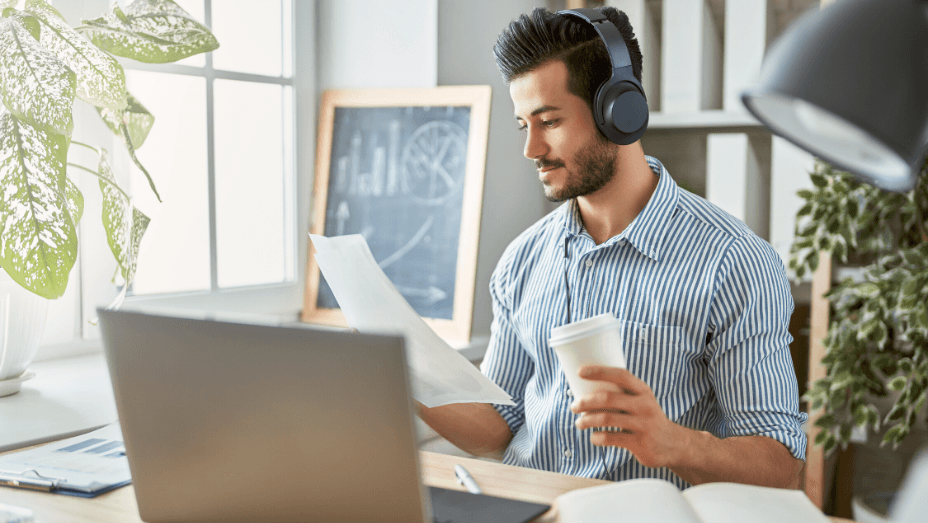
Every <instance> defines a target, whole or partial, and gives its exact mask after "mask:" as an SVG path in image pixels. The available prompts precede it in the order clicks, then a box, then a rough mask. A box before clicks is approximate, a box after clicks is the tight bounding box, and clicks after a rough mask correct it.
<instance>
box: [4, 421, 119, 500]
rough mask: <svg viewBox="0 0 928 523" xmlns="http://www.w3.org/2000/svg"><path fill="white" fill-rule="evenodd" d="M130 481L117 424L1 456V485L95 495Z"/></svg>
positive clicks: (76, 494)
mask: <svg viewBox="0 0 928 523" xmlns="http://www.w3.org/2000/svg"><path fill="white" fill-rule="evenodd" d="M131 481H132V476H131V475H130V474H129V462H128V460H127V459H126V448H125V446H123V442H122V431H121V430H120V428H119V423H118V422H117V423H112V424H110V425H107V426H105V427H103V428H102V429H98V430H95V431H93V432H89V433H87V434H84V435H81V436H76V437H73V438H69V439H64V440H61V441H56V442H54V443H48V444H46V445H41V446H38V447H34V448H30V449H26V450H21V451H19V452H11V453H9V454H5V455H3V456H0V485H2V486H6V487H14V488H24V489H31V490H42V491H45V492H54V493H57V494H66V495H69V496H80V497H87V498H90V497H94V496H97V495H99V494H102V493H104V492H109V491H110V490H113V489H115V488H119V487H122V486H123V485H128V484H129V483H131Z"/></svg>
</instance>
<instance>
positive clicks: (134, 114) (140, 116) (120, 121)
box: [97, 93, 155, 149]
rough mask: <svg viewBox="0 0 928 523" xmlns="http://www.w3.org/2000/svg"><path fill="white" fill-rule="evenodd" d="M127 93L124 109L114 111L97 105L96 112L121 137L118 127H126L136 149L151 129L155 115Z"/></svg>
mask: <svg viewBox="0 0 928 523" xmlns="http://www.w3.org/2000/svg"><path fill="white" fill-rule="evenodd" d="M127 94H128V101H129V102H128V104H127V105H126V109H125V110H124V111H114V110H112V109H109V108H106V107H97V112H98V113H100V117H101V118H103V121H104V122H106V126H107V127H109V128H110V130H111V131H113V132H114V133H115V134H117V135H119V136H120V137H122V130H121V129H120V127H121V126H122V125H125V126H126V129H127V130H128V131H129V137H130V138H131V142H132V146H133V147H134V148H135V149H138V148H140V147H142V144H143V143H145V138H147V137H148V132H149V131H151V126H152V125H154V123H155V117H154V116H153V115H152V114H151V113H150V112H148V109H146V108H145V106H144V105H142V103H141V102H139V101H138V99H136V98H135V97H134V96H132V93H127Z"/></svg>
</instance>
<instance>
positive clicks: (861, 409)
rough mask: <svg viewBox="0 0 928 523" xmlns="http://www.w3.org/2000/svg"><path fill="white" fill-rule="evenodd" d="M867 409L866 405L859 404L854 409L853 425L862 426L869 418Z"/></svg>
mask: <svg viewBox="0 0 928 523" xmlns="http://www.w3.org/2000/svg"><path fill="white" fill-rule="evenodd" d="M868 415H869V410H868V409H867V406H866V405H860V406H858V407H857V408H856V409H855V410H854V425H855V426H858V427H863V426H864V425H866V424H867V420H869V419H870V418H869V416H868Z"/></svg>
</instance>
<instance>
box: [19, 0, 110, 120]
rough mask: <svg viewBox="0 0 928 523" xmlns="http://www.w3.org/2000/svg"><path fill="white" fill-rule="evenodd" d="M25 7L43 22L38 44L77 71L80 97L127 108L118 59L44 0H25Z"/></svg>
mask: <svg viewBox="0 0 928 523" xmlns="http://www.w3.org/2000/svg"><path fill="white" fill-rule="evenodd" d="M26 10H27V11H28V12H30V13H32V14H33V15H35V17H36V18H38V19H39V20H40V21H41V22H42V24H44V25H45V29H44V30H43V31H42V38H41V40H40V43H41V44H42V45H43V46H45V48H46V49H48V50H49V51H51V52H53V53H55V55H56V56H58V58H60V59H61V60H62V61H63V62H64V63H65V64H66V65H67V66H68V67H69V68H71V70H72V71H74V72H75V73H76V74H77V96H78V97H79V98H80V99H81V100H84V101H85V102H88V103H90V104H93V105H95V106H97V107H109V108H110V109H113V110H116V111H118V110H121V109H123V108H124V107H126V75H125V72H124V71H123V69H122V66H121V65H119V62H117V61H116V60H115V59H114V58H113V57H112V56H110V55H108V54H106V53H104V52H103V51H101V50H100V49H99V48H97V47H96V46H94V45H93V44H91V43H90V42H88V41H87V39H85V38H84V37H82V36H81V35H80V33H78V32H77V31H75V30H74V29H72V28H71V26H69V25H68V24H67V23H66V22H65V20H64V19H63V18H62V17H61V15H60V14H59V13H58V11H56V10H55V9H54V8H52V7H51V6H50V5H48V4H47V3H45V2H44V1H42V0H27V1H26Z"/></svg>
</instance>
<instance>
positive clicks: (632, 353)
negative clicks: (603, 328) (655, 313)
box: [623, 322, 686, 399]
mask: <svg viewBox="0 0 928 523" xmlns="http://www.w3.org/2000/svg"><path fill="white" fill-rule="evenodd" d="M623 341H624V350H625V361H626V364H627V365H628V370H629V372H631V373H632V374H634V375H635V376H636V377H637V378H638V379H640V380H641V381H643V382H645V383H647V384H648V386H649V387H651V390H652V391H653V392H654V396H655V397H656V398H657V399H661V398H663V397H666V396H667V395H668V394H670V393H672V392H673V391H674V390H675V388H676V387H677V386H678V382H679V380H681V379H682V378H683V372H684V370H685V365H686V358H685V354H686V348H685V336H684V331H683V328H682V327H675V326H670V325H648V324H644V323H635V322H624V333H623Z"/></svg>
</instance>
